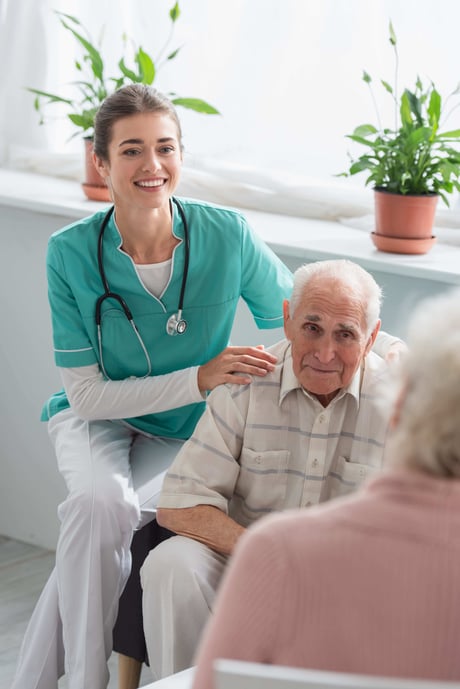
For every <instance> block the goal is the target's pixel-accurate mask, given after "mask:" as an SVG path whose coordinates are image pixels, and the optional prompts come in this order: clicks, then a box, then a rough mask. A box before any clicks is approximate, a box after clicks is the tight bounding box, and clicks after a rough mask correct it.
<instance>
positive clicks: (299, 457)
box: [141, 261, 388, 678]
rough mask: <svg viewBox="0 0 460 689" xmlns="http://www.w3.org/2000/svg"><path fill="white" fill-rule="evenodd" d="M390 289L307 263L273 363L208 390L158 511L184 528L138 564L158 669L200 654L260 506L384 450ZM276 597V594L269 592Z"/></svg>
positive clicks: (329, 490) (324, 483)
mask: <svg viewBox="0 0 460 689" xmlns="http://www.w3.org/2000/svg"><path fill="white" fill-rule="evenodd" d="M380 301H381V291H380V288H379V286H378V285H377V284H376V282H375V280H374V279H373V278H372V276H371V275H370V274H369V273H367V272H366V271H365V270H363V269H362V268H360V267H359V266H358V265H356V264H354V263H351V262H349V261H324V262H319V263H313V264H309V265H305V266H302V267H301V268H299V269H298V270H297V272H296V273H295V276H294V288H293V293H292V298H291V301H290V303H289V302H287V301H286V302H285V303H284V327H285V334H286V339H285V340H283V341H281V342H279V343H278V344H276V345H274V346H273V347H272V348H271V351H272V352H273V353H274V354H275V355H276V356H277V358H278V364H277V365H276V368H275V371H274V372H273V373H269V374H267V376H265V377H264V378H263V379H260V380H259V379H258V380H256V379H254V380H253V382H252V383H251V384H250V385H246V386H236V385H223V386H220V387H218V388H216V390H214V392H213V393H212V394H211V395H210V396H209V398H208V404H207V409H206V411H205V413H204V415H203V417H202V419H201V420H200V422H199V424H198V426H197V428H196V430H195V433H194V434H193V436H192V438H191V439H190V441H189V442H188V443H187V444H186V445H185V446H184V448H183V449H182V450H181V451H180V453H179V454H178V455H177V457H176V459H175V460H174V462H173V464H172V465H171V467H170V469H169V471H168V474H167V476H166V478H165V482H164V484H163V490H162V493H161V496H160V501H159V509H158V513H157V519H158V522H159V523H160V524H161V525H162V526H165V527H167V528H168V529H170V530H172V531H174V532H175V533H177V534H179V535H178V536H176V537H173V538H171V539H169V540H168V541H165V542H164V543H162V544H161V545H160V546H158V547H157V548H155V549H154V550H153V551H152V552H151V553H150V555H149V556H148V558H147V560H146V561H145V563H144V565H143V568H142V570H141V580H142V586H143V590H144V599H143V605H144V628H145V636H146V641H147V648H148V653H149V658H150V663H151V667H152V671H153V674H154V676H155V677H156V678H158V677H160V676H165V675H168V674H171V673H173V672H176V671H178V670H181V669H183V668H185V667H188V666H189V665H191V664H192V659H193V655H194V652H195V649H196V645H197V642H198V640H199V637H200V633H201V631H202V629H203V627H204V625H205V623H206V621H207V618H208V616H209V613H210V610H211V609H212V606H213V601H214V598H215V593H216V590H217V587H218V584H219V582H220V579H221V576H222V573H223V571H224V569H225V567H226V565H227V562H228V558H229V556H230V555H231V554H232V552H233V549H234V547H235V544H236V543H237V541H238V539H239V538H240V536H241V535H242V534H243V532H244V531H245V529H246V528H247V527H248V526H249V525H250V524H252V523H253V522H254V521H256V520H257V519H259V517H261V516H262V515H265V514H267V513H269V512H274V511H280V510H284V509H287V508H292V507H308V506H310V505H316V504H318V503H320V502H323V501H325V500H329V499H330V498H333V497H335V496H338V495H343V494H345V493H349V492H350V491H352V490H353V489H354V488H356V487H357V486H358V485H359V484H360V483H361V482H362V481H363V479H365V478H366V477H367V476H368V475H369V474H371V473H373V472H374V471H376V470H378V469H379V468H380V466H381V462H382V454H383V445H384V440H385V434H386V429H387V421H388V418H387V414H386V412H385V408H384V406H383V405H381V404H379V402H380V400H379V389H380V387H381V385H380V381H381V378H382V376H384V375H385V370H386V363H385V362H384V361H383V360H382V359H381V358H380V357H379V356H377V355H376V354H375V353H373V352H371V348H372V345H373V343H374V341H375V338H376V336H377V333H378V331H379V327H380V320H379V311H380ZM267 604H270V602H269V601H268V602H267Z"/></svg>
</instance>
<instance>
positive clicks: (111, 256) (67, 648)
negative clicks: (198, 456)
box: [13, 84, 292, 689]
mask: <svg viewBox="0 0 460 689" xmlns="http://www.w3.org/2000/svg"><path fill="white" fill-rule="evenodd" d="M94 156H95V162H96V165H97V169H98V171H99V172H100V174H101V175H102V176H103V177H104V178H105V180H106V181H107V185H108V187H109V189H110V192H111V195H112V199H113V208H111V209H110V211H109V213H107V212H105V211H103V212H98V213H95V214H94V215H92V216H90V217H88V218H85V219H83V220H81V221H77V222H75V223H73V224H72V225H69V226H68V227H65V228H63V229H62V230H60V231H58V232H56V233H55V234H54V235H52V237H51V238H50V241H49V246H48V255H47V268H48V285H49V299H50V307H51V314H52V322H53V338H54V353H55V361H56V364H57V366H58V367H59V371H60V374H61V378H62V382H63V390H61V391H60V392H58V393H56V394H54V395H52V397H51V398H50V399H49V400H48V402H47V403H46V405H45V408H44V411H43V417H42V418H43V420H46V421H47V422H48V428H49V433H50V437H51V440H52V442H53V444H54V447H55V450H56V455H57V459H58V466H59V470H60V472H61V473H62V475H63V477H64V479H65V481H66V485H67V489H68V497H67V498H66V499H65V500H64V502H63V503H62V504H61V505H60V507H59V517H60V520H61V531H60V536H59V542H58V546H57V551H56V569H55V571H54V572H53V574H52V576H51V578H50V580H49V581H48V584H47V585H46V587H45V589H44V591H43V593H42V596H41V598H40V600H39V602H38V604H37V607H36V610H35V612H34V614H33V616H32V619H31V621H30V624H29V627H28V629H27V632H26V635H25V638H24V643H23V648H22V652H21V655H20V661H19V665H18V670H17V674H16V678H15V681H14V684H13V689H19V688H20V689H32V688H33V689H37V688H38V687H40V688H42V689H44V688H45V687H46V689H57V683H58V678H59V677H60V676H61V675H62V674H63V671H64V653H65V659H66V672H67V675H68V678H69V686H72V687H91V688H92V689H105V687H106V686H107V681H108V670H107V658H108V656H109V655H110V653H111V650H112V630H113V627H114V624H115V620H116V617H117V610H118V601H119V597H120V594H121V592H122V591H123V588H124V586H125V583H126V581H127V579H128V577H129V573H130V564H131V554H130V545H131V540H132V537H133V533H134V530H135V529H136V528H137V527H138V525H139V524H140V516H141V512H142V507H143V505H141V504H140V502H139V497H138V494H136V492H135V491H134V489H133V485H132V466H135V465H138V464H139V463H140V464H142V465H143V466H147V467H148V472H147V473H149V475H151V476H155V475H156V474H159V473H161V471H163V470H164V469H165V468H166V467H167V466H168V465H169V463H170V462H171V460H172V459H173V457H174V456H175V454H176V453H177V451H178V449H179V448H180V447H181V445H182V444H183V442H184V440H185V439H187V438H188V437H189V436H190V435H191V433H192V431H193V429H194V428H195V425H196V423H197V421H198V420H199V418H200V416H201V414H202V412H203V410H204V402H205V397H206V392H207V391H208V390H210V389H212V388H214V387H215V386H216V385H219V384H221V383H225V382H230V381H232V382H233V383H235V382H236V383H240V384H247V383H249V382H250V381H251V377H252V376H254V375H255V376H264V375H265V374H266V373H267V371H270V370H272V369H273V367H274V364H275V362H276V358H275V357H274V356H272V355H271V354H269V353H268V352H265V350H264V349H263V348H261V347H229V346H228V341H229V337H230V332H231V329H232V325H233V320H234V316H235V311H236V306H237V303H238V301H239V299H240V297H242V298H243V299H245V301H246V302H247V304H248V306H249V308H250V310H251V312H252V314H253V316H254V319H255V320H256V323H257V325H258V326H259V327H260V328H275V327H280V326H281V325H282V302H283V299H284V298H287V297H288V296H289V295H290V291H291V286H292V276H291V273H290V272H289V270H288V269H287V268H286V267H285V266H284V264H282V263H281V261H280V260H279V259H278V258H277V257H276V256H275V254H273V252H272V251H271V250H269V249H268V248H267V246H266V245H265V244H264V243H263V242H262V241H261V240H259V239H258V238H257V236H256V235H255V234H254V233H253V232H252V230H251V229H250V227H249V226H248V224H247V221H246V219H245V218H244V216H243V215H242V214H241V213H239V212H238V211H236V210H234V209H231V208H222V207H218V206H214V205H212V204H206V203H203V202H200V201H195V200H192V199H177V198H175V197H174V196H173V194H174V192H175V190H176V187H177V184H178V182H179V178H180V172H181V166H182V134H181V128H180V123H179V120H178V118H177V114H176V112H175V109H174V107H173V105H172V104H171V102H170V101H169V100H168V99H167V98H166V97H165V96H163V95H162V94H160V93H158V92H157V91H156V90H155V89H153V88H152V87H148V86H144V85H140V84H136V85H130V86H126V87H124V88H122V89H120V90H119V91H117V92H115V93H114V94H112V95H111V96H109V97H108V98H107V99H106V101H105V102H104V103H103V105H102V106H101V108H100V110H99V113H98V115H97V117H96V127H95V139H94ZM267 285H269V289H267ZM171 323H172V324H173V325H174V324H175V325H176V326H177V327H170V324H171ZM182 324H185V326H184V327H183V326H182ZM171 335H175V336H174V337H171ZM158 538H159V539H160V536H158ZM152 545H154V544H152V543H151V542H149V543H148V547H147V550H148V549H149V548H151V547H152ZM145 554H147V553H145ZM133 559H134V560H136V561H139V560H140V561H142V554H141V556H139V557H137V558H136V557H135V556H134V558H133ZM136 575H137V576H138V573H137V572H136ZM50 639H51V643H50Z"/></svg>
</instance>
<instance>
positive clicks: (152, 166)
mask: <svg viewBox="0 0 460 689" xmlns="http://www.w3.org/2000/svg"><path fill="white" fill-rule="evenodd" d="M142 162H143V165H142V168H143V169H144V170H145V171H146V172H157V171H158V170H160V169H161V161H160V157H159V156H158V154H157V152H156V151H155V149H151V150H149V149H147V150H146V152H145V156H144V160H143V161H142Z"/></svg>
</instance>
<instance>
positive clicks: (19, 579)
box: [0, 536, 151, 689]
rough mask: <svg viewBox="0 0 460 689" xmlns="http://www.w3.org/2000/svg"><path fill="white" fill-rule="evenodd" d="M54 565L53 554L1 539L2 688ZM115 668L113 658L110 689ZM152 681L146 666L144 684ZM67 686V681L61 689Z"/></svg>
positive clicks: (9, 679)
mask: <svg viewBox="0 0 460 689" xmlns="http://www.w3.org/2000/svg"><path fill="white" fill-rule="evenodd" d="M53 566H54V553H53V552H50V551H48V550H43V549H42V548H37V547H35V546H32V545H28V544H26V543H21V542H19V541H13V540H11V539H9V538H5V537H3V536H0V689H10V686H11V682H12V679H13V675H14V670H15V667H16V660H17V656H18V652H19V647H20V645H21V640H22V636H23V634H24V631H25V628H26V625H27V622H28V620H29V617H30V615H31V613H32V610H33V607H34V605H35V602H36V600H37V599H38V596H39V595H40V592H41V590H42V588H43V586H44V584H45V582H46V580H47V578H48V576H49V574H50V572H51V570H52V569H53ZM116 667H117V657H116V655H113V656H112V657H111V658H110V661H109V668H110V683H109V688H108V689H116V688H117V672H116ZM149 682H151V675H150V673H149V670H148V668H146V667H144V670H143V672H142V678H141V685H145V684H148V683H149ZM66 686H67V684H66V681H65V678H64V679H63V680H61V682H60V683H59V689H65V687H66Z"/></svg>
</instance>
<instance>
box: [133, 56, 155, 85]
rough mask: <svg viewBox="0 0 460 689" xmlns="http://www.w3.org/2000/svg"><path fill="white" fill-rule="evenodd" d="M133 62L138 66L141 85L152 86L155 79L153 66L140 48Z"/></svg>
mask: <svg viewBox="0 0 460 689" xmlns="http://www.w3.org/2000/svg"><path fill="white" fill-rule="evenodd" d="M135 60H136V62H137V64H138V66H139V74H140V76H141V81H142V83H143V84H152V83H153V80H154V79H155V65H154V63H153V60H152V58H151V57H150V55H148V54H147V53H146V52H145V51H144V50H142V48H139V50H138V51H137V53H136V56H135Z"/></svg>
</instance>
